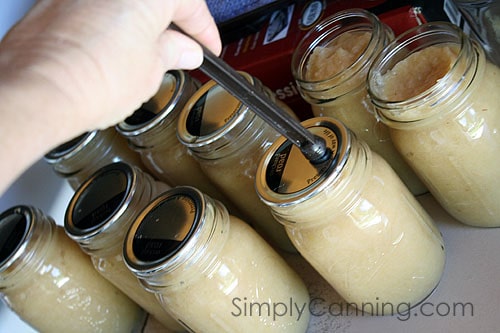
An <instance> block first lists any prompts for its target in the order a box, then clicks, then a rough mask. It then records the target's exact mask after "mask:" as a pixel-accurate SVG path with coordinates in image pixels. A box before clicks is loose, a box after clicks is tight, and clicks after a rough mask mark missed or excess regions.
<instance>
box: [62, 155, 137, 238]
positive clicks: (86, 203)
mask: <svg viewBox="0 0 500 333" xmlns="http://www.w3.org/2000/svg"><path fill="white" fill-rule="evenodd" d="M133 180H134V174H133V170H132V167H131V166H130V165H128V164H126V163H123V162H117V163H113V164H109V165H107V166H105V167H103V168H101V169H99V170H98V171H97V172H96V173H94V174H93V175H92V176H91V177H90V178H89V179H88V180H87V181H85V182H84V183H83V184H82V185H81V186H80V188H78V189H77V191H76V192H75V194H74V195H73V197H72V199H71V201H70V203H69V205H68V208H67V210H66V215H65V219H64V228H65V230H66V232H67V233H68V234H69V236H71V237H72V238H81V237H83V238H84V237H88V236H92V235H94V234H95V233H98V232H99V231H101V230H103V229H105V228H106V225H107V224H108V223H109V222H110V221H111V220H112V218H113V217H114V216H115V215H116V214H117V213H118V211H119V210H120V209H125V208H126V207H124V204H125V202H126V201H127V198H128V197H129V193H130V191H131V186H132V182H133Z"/></svg>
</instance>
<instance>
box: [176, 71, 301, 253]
mask: <svg viewBox="0 0 500 333" xmlns="http://www.w3.org/2000/svg"><path fill="white" fill-rule="evenodd" d="M240 74H241V75H243V77H244V78H245V79H246V80H248V81H249V82H250V83H251V84H252V85H253V86H254V87H255V89H258V90H260V91H263V92H264V93H265V94H266V95H267V96H268V97H269V98H270V99H271V101H274V102H276V104H277V105H278V106H280V107H281V108H282V109H283V110H284V111H285V112H288V113H289V114H290V115H291V116H293V117H294V118H295V119H296V116H295V115H293V112H292V111H291V110H290V108H288V107H287V106H286V105H285V104H283V102H281V101H279V100H276V99H275V98H274V96H273V94H272V92H271V91H270V90H269V89H268V88H266V87H264V86H263V85H262V83H261V82H260V81H259V80H257V79H256V78H254V77H252V76H250V75H249V74H247V73H244V72H240ZM177 131H178V136H179V139H180V141H181V142H182V143H183V144H184V145H186V147H188V148H189V149H190V150H191V152H192V153H193V155H194V156H195V157H196V158H197V159H198V161H199V163H200V165H201V167H202V169H203V171H204V172H205V174H207V175H208V177H210V179H211V180H212V181H213V182H214V183H215V184H217V186H218V187H219V188H220V189H221V190H222V191H223V192H224V194H225V195H226V196H227V197H228V198H229V200H231V202H233V203H235V205H236V206H237V209H238V211H239V212H241V213H242V216H243V219H244V220H245V221H248V222H249V223H250V224H251V225H253V226H254V227H255V228H256V229H257V230H258V231H259V232H260V233H262V235H263V236H264V237H265V238H266V239H268V240H269V241H270V242H271V243H272V244H273V245H276V246H278V247H280V248H281V249H284V250H287V251H292V252H294V251H295V249H294V248H293V246H292V244H291V242H290V240H289V239H288V236H287V235H286V232H285V230H284V228H283V226H282V225H280V224H279V223H278V222H277V221H276V220H275V219H274V218H273V216H272V214H271V212H270V211H269V209H268V208H267V207H266V205H264V204H263V203H262V202H261V201H260V200H259V197H258V196H257V193H256V192H255V187H254V183H255V172H256V170H257V165H258V163H259V160H260V158H261V157H262V156H263V154H264V153H265V151H266V149H267V148H269V146H270V145H271V144H272V143H273V142H274V141H275V140H276V139H277V138H278V137H279V134H278V132H277V131H276V130H274V128H272V127H271V126H270V125H268V124H267V123H266V122H265V121H264V120H262V118H260V117H258V116H257V115H256V114H255V113H254V112H253V111H251V110H250V109H249V108H248V107H246V106H245V105H244V104H242V103H241V102H240V101H239V100H237V99H236V98H235V97H233V96H232V95H231V94H230V93H229V92H228V91H226V90H225V89H224V88H222V87H221V86H219V85H218V84H217V83H215V82H214V81H208V82H207V83H206V84H204V85H203V86H202V87H201V88H200V89H199V90H198V91H197V93H196V94H194V95H193V96H192V97H191V99H190V100H189V101H188V102H187V103H186V106H185V108H184V109H183V111H182V113H181V115H180V116H179V124H178V127H177Z"/></svg>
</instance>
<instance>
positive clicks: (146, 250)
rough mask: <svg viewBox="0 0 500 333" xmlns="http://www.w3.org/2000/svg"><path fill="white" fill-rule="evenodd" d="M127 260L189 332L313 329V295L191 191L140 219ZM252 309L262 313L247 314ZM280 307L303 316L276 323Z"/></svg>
mask: <svg viewBox="0 0 500 333" xmlns="http://www.w3.org/2000/svg"><path fill="white" fill-rule="evenodd" d="M124 257H125V260H126V263H127V265H128V266H129V267H130V269H131V270H132V271H133V272H134V273H135V274H136V275H137V277H138V278H139V279H140V281H141V282H142V283H143V285H144V286H145V287H146V288H148V290H150V291H152V292H155V293H156V295H157V297H158V298H159V300H160V301H161V303H162V304H163V305H164V306H165V308H166V310H167V311H169V312H171V313H172V315H173V316H175V317H176V318H178V319H179V320H180V321H181V322H182V323H183V324H184V325H185V326H186V327H187V328H188V329H189V331H190V332H206V333H212V332H213V333H219V332H242V333H244V332H249V333H250V332H251V333H253V332H261V333H264V332H287V333H289V332H297V333H299V332H301V333H303V332H305V331H306V329H307V326H308V323H309V317H310V314H309V311H308V309H307V304H308V303H309V294H308V291H307V288H306V287H305V285H304V283H303V282H302V280H301V279H300V277H299V276H298V275H297V274H296V273H295V272H294V271H293V270H292V269H291V268H290V266H288V264H287V263H286V262H285V261H284V259H283V258H282V257H281V256H280V255H279V254H278V253H277V252H276V251H275V250H274V249H273V248H272V247H270V246H269V244H268V243H266V241H264V239H263V238H261V237H260V236H259V235H258V234H257V233H256V232H255V230H253V229H252V228H251V227H250V226H249V225H248V224H247V223H245V222H243V221H242V220H240V219H238V218H236V217H234V216H231V215H229V214H228V212H227V210H226V209H225V207H224V206H223V205H222V204H221V203H220V202H217V201H215V200H213V199H211V198H210V197H208V196H206V195H204V194H202V193H201V192H200V191H198V190H196V189H194V188H192V187H177V188H174V189H172V190H170V191H167V192H165V193H164V194H162V195H161V196H159V197H158V198H157V199H155V200H154V201H153V202H151V204H150V205H148V207H146V208H145V209H144V210H143V211H142V213H141V214H140V216H139V217H138V218H137V219H136V221H135V222H134V224H133V225H132V227H131V228H130V230H129V233H128V235H127V237H126V243H125V249H124ZM251 303H252V304H254V305H258V307H260V308H261V309H262V311H259V310H256V309H254V312H253V313H250V312H248V310H244V309H248V307H249V304H251ZM280 303H286V304H292V306H297V307H298V308H299V310H300V309H301V310H302V311H297V309H296V308H294V310H293V311H294V312H293V315H291V313H290V312H287V313H289V314H290V315H287V316H278V315H276V314H275V313H274V312H273V308H274V307H275V306H276V304H280ZM280 306H281V307H282V306H283V305H280ZM264 309H265V310H264ZM268 309H269V311H268ZM288 310H289V311H290V310H291V309H288Z"/></svg>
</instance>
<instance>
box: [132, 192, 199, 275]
mask: <svg viewBox="0 0 500 333" xmlns="http://www.w3.org/2000/svg"><path fill="white" fill-rule="evenodd" d="M203 214H204V199H203V195H202V194H201V192H199V191H198V190H196V189H194V188H191V187H187V186H186V187H184V186H182V187H176V188H173V189H171V190H168V191H166V192H164V193H163V194H161V195H160V196H159V197H157V198H156V199H155V200H153V202H151V203H150V204H149V205H148V206H147V207H146V208H145V209H144V210H143V211H142V212H141V214H139V216H138V217H137V219H136V220H135V222H134V223H133V224H132V226H131V228H130V230H129V233H128V235H127V237H126V240H125V249H124V257H125V261H126V262H127V264H128V265H129V267H131V268H132V269H135V270H138V271H142V270H147V269H151V268H154V267H156V266H159V265H161V264H163V263H165V262H167V261H168V260H169V259H171V258H172V257H174V256H175V255H176V254H177V253H178V252H179V251H180V250H181V249H182V248H183V247H184V246H185V245H186V243H187V242H188V241H189V240H190V239H191V238H192V237H193V234H194V233H195V231H196V229H197V228H198V226H199V224H200V220H201V218H202V216H203Z"/></svg>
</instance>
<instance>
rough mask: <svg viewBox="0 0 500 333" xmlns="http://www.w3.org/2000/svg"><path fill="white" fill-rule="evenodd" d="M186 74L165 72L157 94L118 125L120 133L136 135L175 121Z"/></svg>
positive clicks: (174, 71)
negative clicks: (163, 123)
mask: <svg viewBox="0 0 500 333" xmlns="http://www.w3.org/2000/svg"><path fill="white" fill-rule="evenodd" d="M185 75H186V74H185V73H184V72H182V71H176V70H172V71H168V72H167V73H165V75H164V76H163V81H162V83H161V85H160V88H159V89H158V91H157V92H156V94H155V95H154V96H153V97H152V98H151V99H150V100H149V101H147V102H146V103H144V104H143V105H142V106H141V107H140V108H139V109H137V110H136V111H135V112H134V113H133V114H132V115H131V116H130V117H128V118H126V119H125V120H124V121H122V122H121V123H119V124H118V125H117V126H116V128H117V130H118V131H119V132H120V134H122V135H124V136H127V137H128V136H136V135H139V134H142V133H144V132H147V131H149V130H150V129H152V128H154V127H155V126H157V125H158V124H160V123H162V122H164V121H167V122H168V123H170V122H171V121H173V120H174V119H175V118H176V117H177V115H178V113H179V112H180V111H181V110H180V109H176V105H177V102H178V100H179V98H180V97H179V96H180V95H181V94H182V87H183V85H184V84H185V83H184V82H185V80H186V78H185ZM174 111H176V112H174Z"/></svg>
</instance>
